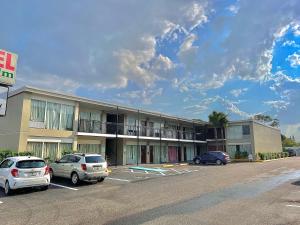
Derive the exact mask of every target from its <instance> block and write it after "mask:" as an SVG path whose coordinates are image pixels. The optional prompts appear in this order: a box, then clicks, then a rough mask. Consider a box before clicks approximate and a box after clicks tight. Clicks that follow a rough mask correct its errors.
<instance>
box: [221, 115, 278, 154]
mask: <svg viewBox="0 0 300 225" xmlns="http://www.w3.org/2000/svg"><path fill="white" fill-rule="evenodd" d="M238 150H239V151H240V152H247V153H248V154H250V153H251V154H252V155H253V156H255V154H256V153H259V152H260V153H265V152H282V144H281V132H280V129H278V128H276V127H271V126H268V125H265V124H262V123H260V122H257V121H255V120H252V119H251V120H242V121H231V122H229V123H228V126H227V128H226V151H227V152H228V153H229V155H230V157H232V158H233V157H234V156H235V153H236V151H238Z"/></svg>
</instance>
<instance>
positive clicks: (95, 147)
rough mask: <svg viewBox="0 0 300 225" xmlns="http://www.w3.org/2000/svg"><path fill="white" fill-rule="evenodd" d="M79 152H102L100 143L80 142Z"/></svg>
mask: <svg viewBox="0 0 300 225" xmlns="http://www.w3.org/2000/svg"><path fill="white" fill-rule="evenodd" d="M78 152H80V153H99V154H101V145H100V144H79V145H78Z"/></svg>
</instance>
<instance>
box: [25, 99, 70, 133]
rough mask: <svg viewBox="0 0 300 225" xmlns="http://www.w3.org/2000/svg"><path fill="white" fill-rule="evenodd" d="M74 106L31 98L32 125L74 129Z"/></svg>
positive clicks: (35, 126)
mask: <svg viewBox="0 0 300 225" xmlns="http://www.w3.org/2000/svg"><path fill="white" fill-rule="evenodd" d="M73 120H74V106H70V105H64V104H58V103H53V102H46V101H41V100H36V99H32V100H31V111H30V122H31V123H30V127H34V128H47V129H55V130H58V129H60V130H73Z"/></svg>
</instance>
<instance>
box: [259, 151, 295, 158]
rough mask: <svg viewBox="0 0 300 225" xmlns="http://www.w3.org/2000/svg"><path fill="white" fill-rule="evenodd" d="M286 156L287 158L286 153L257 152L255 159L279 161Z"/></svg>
mask: <svg viewBox="0 0 300 225" xmlns="http://www.w3.org/2000/svg"><path fill="white" fill-rule="evenodd" d="M288 156H289V153H288V152H266V153H262V152H259V153H257V154H256V159H258V160H269V159H280V158H285V157H288Z"/></svg>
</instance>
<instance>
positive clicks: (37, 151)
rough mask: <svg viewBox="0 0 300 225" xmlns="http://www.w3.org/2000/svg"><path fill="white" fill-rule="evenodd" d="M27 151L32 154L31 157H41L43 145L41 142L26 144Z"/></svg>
mask: <svg viewBox="0 0 300 225" xmlns="http://www.w3.org/2000/svg"><path fill="white" fill-rule="evenodd" d="M27 150H28V151H29V152H31V153H32V155H33V156H36V157H39V158H42V157H43V143H42V142H28V144H27Z"/></svg>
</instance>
